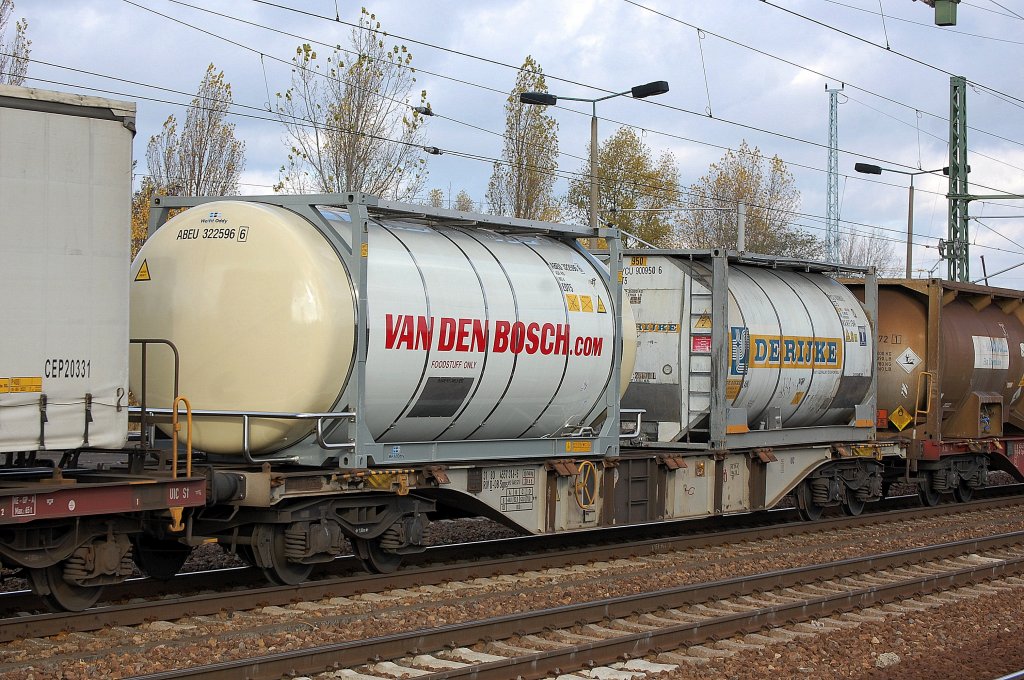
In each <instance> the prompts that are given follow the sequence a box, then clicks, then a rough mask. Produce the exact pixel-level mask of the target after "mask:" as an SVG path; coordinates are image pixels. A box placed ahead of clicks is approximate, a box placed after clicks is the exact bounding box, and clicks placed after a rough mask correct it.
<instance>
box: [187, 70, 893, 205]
mask: <svg viewBox="0 0 1024 680" xmlns="http://www.w3.org/2000/svg"><path fill="white" fill-rule="evenodd" d="M494 91H495V92H500V91H499V90H497V89H495V90H494ZM183 94H184V93H183ZM501 94H502V95H504V92H501ZM254 108H255V107H254ZM260 110H265V109H260ZM451 120H455V119H451ZM455 122H459V123H462V122H461V121H455ZM626 125H628V124H626ZM477 129H480V130H482V131H484V132H488V133H490V134H496V135H500V133H496V132H493V131H490V130H486V129H484V128H479V127H478V126H477ZM654 132H658V131H654ZM692 141H694V142H696V143H704V142H700V141H699V140H692ZM712 146H715V145H712ZM719 148H727V147H719ZM565 155H568V154H565ZM494 160H495V159H488V161H489V162H494ZM883 162H888V161H883ZM794 165H798V164H794ZM803 167H807V168H809V169H812V170H816V171H822V170H821V169H819V168H813V167H812V166H803ZM563 175H564V176H573V175H575V176H581V175H582V173H574V174H573V173H563ZM857 179H861V178H857ZM883 184H884V183H883ZM891 186H899V185H891Z"/></svg>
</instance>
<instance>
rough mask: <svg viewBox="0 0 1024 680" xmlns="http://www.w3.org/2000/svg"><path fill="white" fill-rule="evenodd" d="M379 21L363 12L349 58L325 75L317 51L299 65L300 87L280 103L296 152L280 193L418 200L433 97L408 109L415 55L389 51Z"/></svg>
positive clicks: (339, 57) (340, 57) (336, 56)
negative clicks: (426, 125) (425, 131)
mask: <svg viewBox="0 0 1024 680" xmlns="http://www.w3.org/2000/svg"><path fill="white" fill-rule="evenodd" d="M386 37H387V34H386V33H384V32H383V31H381V25H380V22H379V21H377V17H376V15H374V14H370V13H369V12H367V10H366V8H363V10H362V16H361V17H360V19H359V27H358V28H353V29H352V34H351V38H350V47H351V52H352V53H354V57H352V58H349V57H348V56H347V55H346V54H344V53H343V52H342V50H341V48H340V47H339V48H338V49H335V50H334V51H333V52H332V54H331V55H330V56H329V57H327V59H326V63H325V67H324V68H321V65H320V63H319V62H318V60H317V53H316V52H315V51H314V50H313V48H312V47H311V46H310V45H309V44H304V45H300V46H299V47H298V48H297V50H296V56H295V57H294V58H293V60H292V62H293V64H294V68H293V69H292V86H291V88H289V89H288V91H287V92H285V93H284V94H283V95H281V94H279V95H278V104H277V115H278V118H279V119H280V120H281V123H282V124H283V125H284V127H285V134H286V140H287V141H288V143H289V145H290V147H291V150H290V152H289V154H288V159H287V161H286V163H285V165H283V166H282V167H281V181H280V182H279V183H278V184H277V186H275V189H276V190H277V191H289V192H301V191H317V192H324V193H341V192H344V191H364V192H367V193H371V194H376V195H378V196H383V197H385V198H393V199H398V200H411V199H412V197H414V196H415V195H416V193H417V192H418V191H419V189H420V188H421V187H422V186H423V182H424V180H425V178H426V157H425V156H424V153H423V148H422V147H423V139H422V128H423V125H424V123H425V120H424V116H423V115H421V113H420V112H419V111H417V110H416V108H420V109H421V110H423V109H425V110H429V105H428V104H427V92H426V90H421V91H420V92H419V93H418V95H417V96H418V101H419V106H418V107H414V106H412V105H411V104H409V103H407V100H408V99H409V97H410V96H411V95H412V89H413V87H414V85H415V83H416V77H415V76H414V75H413V74H414V69H413V68H412V53H411V52H409V50H408V49H407V48H406V47H405V45H394V46H392V47H390V48H388V47H386V46H385V42H384V40H385V38H386Z"/></svg>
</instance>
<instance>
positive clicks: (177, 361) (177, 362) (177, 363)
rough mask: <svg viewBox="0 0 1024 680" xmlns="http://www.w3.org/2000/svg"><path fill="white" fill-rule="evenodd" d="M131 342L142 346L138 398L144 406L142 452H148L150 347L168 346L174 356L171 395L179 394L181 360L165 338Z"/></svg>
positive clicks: (140, 428)
mask: <svg viewBox="0 0 1024 680" xmlns="http://www.w3.org/2000/svg"><path fill="white" fill-rule="evenodd" d="M129 342H130V343H131V344H133V345H142V358H141V363H142V366H141V368H142V376H141V377H142V387H141V388H140V390H141V394H138V395H136V396H137V397H138V398H139V403H140V404H141V405H142V410H141V411H140V413H141V418H140V419H139V434H140V443H141V444H142V450H143V451H145V450H146V429H147V428H148V425H149V423H147V422H146V413H148V412H149V411H148V410H147V409H146V386H147V381H146V366H147V365H148V363H149V362H148V361H147V359H146V352H147V349H148V348H149V345H151V344H159V345H167V346H168V347H169V348H170V349H171V352H172V353H173V354H174V390H173V391H172V392H171V394H177V393H178V375H179V373H180V367H181V358H180V356H179V354H178V348H177V347H176V346H175V345H174V343H173V342H171V341H170V340H165V339H163V338H131V339H130V340H129ZM131 411H132V409H131V408H129V409H128V412H129V413H131Z"/></svg>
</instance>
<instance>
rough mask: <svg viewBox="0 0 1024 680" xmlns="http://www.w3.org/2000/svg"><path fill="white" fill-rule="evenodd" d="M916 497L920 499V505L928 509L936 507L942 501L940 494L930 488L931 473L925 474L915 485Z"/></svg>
mask: <svg viewBox="0 0 1024 680" xmlns="http://www.w3.org/2000/svg"><path fill="white" fill-rule="evenodd" d="M917 495H918V496H919V497H920V498H921V503H923V504H924V505H927V506H928V507H931V506H933V505H938V504H939V501H940V500H942V494H940V493H939V492H938V491H936V490H935V489H934V488H933V487H932V476H931V473H925V475H924V478H923V479H922V480H921V481H919V482H918V483H917Z"/></svg>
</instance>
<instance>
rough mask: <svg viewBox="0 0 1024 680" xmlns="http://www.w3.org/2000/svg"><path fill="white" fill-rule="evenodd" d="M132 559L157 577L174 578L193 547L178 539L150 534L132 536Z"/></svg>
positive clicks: (143, 571)
mask: <svg viewBox="0 0 1024 680" xmlns="http://www.w3.org/2000/svg"><path fill="white" fill-rule="evenodd" d="M132 546H133V548H134V549H133V550H132V560H133V561H134V562H135V564H136V566H138V568H139V569H140V570H141V571H142V573H144V574H146V575H148V576H151V577H153V578H156V579H161V580H167V579H170V578H174V575H175V574H177V573H178V571H179V570H180V569H181V567H182V565H183V564H185V560H187V559H188V556H189V555H191V554H192V548H191V547H189V546H187V545H184V544H182V543H179V542H178V541H167V540H161V539H159V538H156V537H154V536H150V535H149V534H140V535H138V536H135V537H133V538H132Z"/></svg>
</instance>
